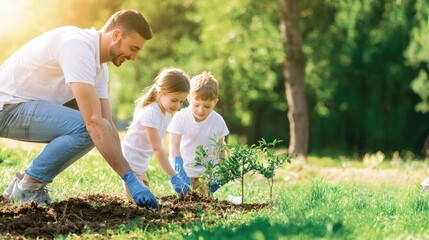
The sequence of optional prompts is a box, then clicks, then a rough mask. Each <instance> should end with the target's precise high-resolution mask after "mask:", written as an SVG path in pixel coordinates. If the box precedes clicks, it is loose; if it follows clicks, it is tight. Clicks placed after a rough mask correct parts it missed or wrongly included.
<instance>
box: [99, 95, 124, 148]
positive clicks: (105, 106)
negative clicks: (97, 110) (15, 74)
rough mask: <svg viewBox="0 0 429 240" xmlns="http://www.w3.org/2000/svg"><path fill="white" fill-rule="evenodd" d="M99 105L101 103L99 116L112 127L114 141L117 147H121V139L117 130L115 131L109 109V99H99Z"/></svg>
mask: <svg viewBox="0 0 429 240" xmlns="http://www.w3.org/2000/svg"><path fill="white" fill-rule="evenodd" d="M100 103H101V116H103V118H104V119H106V120H107V121H109V123H110V126H112V133H113V135H114V137H115V139H116V141H117V142H118V144H119V147H121V139H120V137H119V133H118V129H116V126H115V123H114V122H113V117H112V110H111V108H110V103H109V99H100Z"/></svg>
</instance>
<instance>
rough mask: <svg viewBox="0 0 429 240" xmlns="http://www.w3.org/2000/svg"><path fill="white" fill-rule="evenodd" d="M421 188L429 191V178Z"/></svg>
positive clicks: (421, 184)
mask: <svg viewBox="0 0 429 240" xmlns="http://www.w3.org/2000/svg"><path fill="white" fill-rule="evenodd" d="M420 186H421V187H422V188H424V189H426V190H429V177H428V178H426V179H425V180H424V181H423V182H422V183H420Z"/></svg>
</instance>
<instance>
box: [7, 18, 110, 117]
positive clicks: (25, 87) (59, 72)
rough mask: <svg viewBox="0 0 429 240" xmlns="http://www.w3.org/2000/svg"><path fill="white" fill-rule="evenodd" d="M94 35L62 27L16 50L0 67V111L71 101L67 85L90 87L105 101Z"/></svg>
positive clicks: (105, 88)
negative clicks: (11, 106) (39, 102)
mask: <svg viewBox="0 0 429 240" xmlns="http://www.w3.org/2000/svg"><path fill="white" fill-rule="evenodd" d="M99 38H100V37H99V34H98V32H97V31H96V30H95V29H94V28H92V29H81V28H78V27H74V26H66V27H60V28H56V29H53V30H51V31H48V32H46V33H44V34H42V35H40V36H38V37H36V38H34V39H32V40H31V41H29V42H28V43H26V44H25V45H24V46H22V47H21V48H20V49H18V50H17V51H16V52H15V53H14V54H12V55H11V56H10V57H9V58H8V59H7V60H6V61H5V62H4V63H2V64H1V66H0V110H1V109H3V105H4V104H13V103H19V102H26V101H32V100H45V101H48V102H53V103H58V104H64V103H66V102H68V101H70V100H71V99H73V98H74V96H73V93H72V91H71V89H70V86H69V83H71V82H81V83H88V84H91V85H93V86H94V87H95V88H96V91H97V94H98V96H99V98H108V80H109V74H108V69H107V64H101V65H100V46H99V45H100V39H99Z"/></svg>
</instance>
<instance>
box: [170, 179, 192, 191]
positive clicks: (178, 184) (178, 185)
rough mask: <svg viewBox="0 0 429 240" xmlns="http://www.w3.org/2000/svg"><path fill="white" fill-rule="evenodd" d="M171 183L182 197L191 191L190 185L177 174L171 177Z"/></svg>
mask: <svg viewBox="0 0 429 240" xmlns="http://www.w3.org/2000/svg"><path fill="white" fill-rule="evenodd" d="M170 182H171V184H172V185H173V188H174V191H176V192H177V193H178V194H180V195H185V194H186V193H187V192H189V191H190V190H191V189H190V188H189V185H188V184H187V183H186V182H185V181H183V180H182V178H180V176H179V174H175V175H174V176H172V177H170Z"/></svg>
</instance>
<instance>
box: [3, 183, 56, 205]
mask: <svg viewBox="0 0 429 240" xmlns="http://www.w3.org/2000/svg"><path fill="white" fill-rule="evenodd" d="M13 185H14V186H13V188H12V192H11V194H10V196H9V200H10V201H12V202H15V203H19V204H22V203H25V202H29V201H34V202H36V203H37V204H39V205H46V204H50V203H52V200H51V198H50V197H49V194H48V191H50V189H49V188H47V187H46V183H27V182H24V181H19V182H14V184H13Z"/></svg>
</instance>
